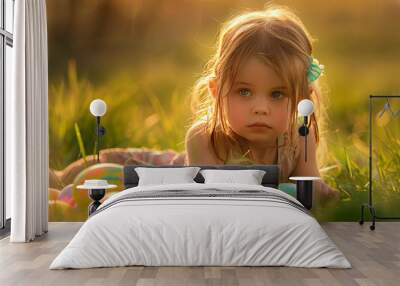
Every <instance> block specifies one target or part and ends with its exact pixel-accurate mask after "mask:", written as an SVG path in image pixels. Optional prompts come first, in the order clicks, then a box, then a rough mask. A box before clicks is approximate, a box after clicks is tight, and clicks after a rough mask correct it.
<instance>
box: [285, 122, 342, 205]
mask: <svg viewBox="0 0 400 286" xmlns="http://www.w3.org/2000/svg"><path fill="white" fill-rule="evenodd" d="M304 141H305V138H304V136H299V145H298V146H299V148H300V156H299V158H298V161H297V164H296V167H295V169H294V171H293V172H292V174H291V176H316V177H320V176H321V175H320V173H319V170H318V165H317V156H316V154H317V144H316V140H315V136H314V128H313V127H310V133H309V135H308V136H307V162H305V160H304V152H305V150H304ZM313 185H314V191H315V193H316V198H317V200H319V201H321V202H322V203H324V202H329V201H337V200H339V198H340V192H339V191H337V190H335V189H333V188H332V187H330V186H329V185H327V184H326V183H325V182H324V181H323V180H317V181H314V182H313Z"/></svg>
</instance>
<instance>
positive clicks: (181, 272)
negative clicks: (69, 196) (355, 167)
mask: <svg viewBox="0 0 400 286" xmlns="http://www.w3.org/2000/svg"><path fill="white" fill-rule="evenodd" d="M80 226H81V223H50V225H49V232H48V233H47V234H46V235H44V236H43V237H41V238H39V239H37V240H35V241H34V242H32V243H9V238H5V239H2V240H1V241H0V285H1V286H6V285H7V286H8V285H12V286H14V285H15V286H16V285H53V286H61V285H68V286H75V285H76V286H78V285H79V286H80V285H140V286H147V285H167V286H178V285H227V286H231V285H256V286H260V285H385V286H388V285H400V222H379V223H377V228H376V230H375V231H370V230H369V227H368V226H369V224H365V225H364V226H360V225H358V223H356V222H351V223H322V226H323V227H324V229H325V230H326V231H327V233H328V234H329V236H330V237H331V238H332V240H333V241H335V243H336V244H337V245H338V247H339V248H340V249H341V250H342V251H343V253H344V254H345V256H346V257H347V258H348V259H349V261H350V262H351V264H352V266H353V268H352V269H348V270H343V269H305V268H290V267H119V268H99V269H84V270H48V267H49V265H50V263H51V261H52V260H53V259H54V258H55V257H56V255H57V254H58V253H59V252H60V251H61V250H62V249H63V248H64V247H65V246H66V244H67V243H68V241H69V240H70V239H71V238H72V237H73V235H74V234H75V233H76V232H77V230H78V229H79V227H80Z"/></svg>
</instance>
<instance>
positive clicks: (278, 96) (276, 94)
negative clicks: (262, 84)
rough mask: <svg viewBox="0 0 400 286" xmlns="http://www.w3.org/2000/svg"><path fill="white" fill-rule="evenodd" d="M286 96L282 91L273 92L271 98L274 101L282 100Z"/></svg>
mask: <svg viewBox="0 0 400 286" xmlns="http://www.w3.org/2000/svg"><path fill="white" fill-rule="evenodd" d="M284 96H285V95H284V94H283V92H281V91H274V92H272V94H271V97H272V98H273V99H281V98H283V97H284Z"/></svg>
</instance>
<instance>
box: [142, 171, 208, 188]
mask: <svg viewBox="0 0 400 286" xmlns="http://www.w3.org/2000/svg"><path fill="white" fill-rule="evenodd" d="M199 170H200V168H199V167H182V168H146V167H137V168H135V171H136V173H137V174H138V176H139V183H138V186H148V185H165V184H185V183H196V182H195V181H194V180H193V179H194V178H195V177H196V175H197V173H198V172H199Z"/></svg>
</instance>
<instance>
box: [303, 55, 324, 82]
mask: <svg viewBox="0 0 400 286" xmlns="http://www.w3.org/2000/svg"><path fill="white" fill-rule="evenodd" d="M323 73H324V66H323V65H321V64H320V63H319V62H318V60H317V59H315V58H313V57H310V64H309V65H308V68H307V78H308V81H309V82H310V83H311V82H313V81H315V80H316V79H317V78H319V77H320V76H321V75H322V74H323Z"/></svg>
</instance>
